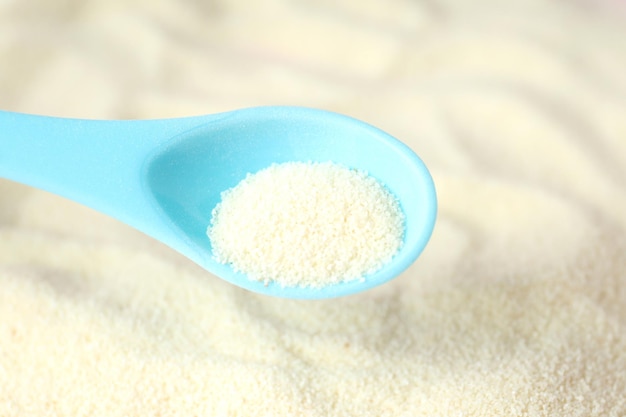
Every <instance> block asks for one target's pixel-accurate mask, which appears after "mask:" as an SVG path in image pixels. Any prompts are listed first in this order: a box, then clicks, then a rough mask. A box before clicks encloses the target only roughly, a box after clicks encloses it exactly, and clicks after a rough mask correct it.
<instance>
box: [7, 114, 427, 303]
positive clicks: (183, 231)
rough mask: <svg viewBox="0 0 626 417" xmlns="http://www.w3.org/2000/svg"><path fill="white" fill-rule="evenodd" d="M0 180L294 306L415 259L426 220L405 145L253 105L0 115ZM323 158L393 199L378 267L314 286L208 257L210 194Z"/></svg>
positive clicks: (319, 118) (357, 285) (423, 185)
mask: <svg viewBox="0 0 626 417" xmlns="http://www.w3.org/2000/svg"><path fill="white" fill-rule="evenodd" d="M0 126H1V129H0V132H3V133H0V176H3V177H6V178H9V179H13V180H15V181H19V182H23V183H26V184H29V185H32V186H35V187H38V188H42V189H46V190H48V191H51V192H54V193H57V194H59V195H62V196H65V197H67V198H70V199H72V200H75V201H77V202H79V203H82V204H85V205H87V206H90V207H92V208H94V209H96V210H99V211H101V212H103V213H105V214H108V215H110V216H112V217H115V218H117V219H119V220H121V221H123V222H125V223H127V224H129V225H131V226H133V227H135V228H137V229H139V230H140V231H142V232H144V233H146V234H148V235H149V236H152V237H153V238H155V239H157V240H160V241H162V242H164V243H165V244H167V245H169V246H170V247H172V248H173V249H175V250H177V251H178V252H180V253H182V254H183V255H185V256H187V257H188V258H190V259H191V260H193V261H194V262H196V263H198V264H199V265H200V266H202V267H204V268H205V269H206V270H208V271H209V272H211V273H213V274H215V275H217V276H219V277H220V278H222V279H225V280H227V281H229V282H231V283H233V284H235V285H238V286H240V287H243V288H246V289H248V290H251V291H255V292H258V293H262V294H267V295H273V296H279V297H287V298H301V299H302V298H303V299H319V298H330V297H338V296H343V295H348V294H353V293H357V292H360V291H364V290H367V289H369V288H372V287H374V286H377V285H380V284H382V283H384V282H387V281H389V280H390V279H392V278H394V277H396V276H398V275H399V274H400V273H401V272H402V271H404V270H405V269H406V268H408V267H409V265H411V264H412V263H413V262H414V261H415V260H416V259H417V257H418V256H419V254H420V253H421V252H422V250H423V249H424V247H425V245H426V244H427V242H428V240H429V238H430V236H431V233H432V230H433V227H434V222H435V216H436V210H437V203H436V196H435V190H434V185H433V181H432V178H431V176H430V174H429V172H428V170H427V169H426V167H425V165H424V164H423V163H422V161H421V160H420V159H419V158H418V157H417V155H415V153H414V152H413V151H412V150H411V149H410V148H408V147H407V146H406V145H404V144H402V143H401V142H399V141H398V140H397V139H395V138H393V137H391V136H390V135H388V134H386V133H384V132H382V131H381V130H379V129H377V128H375V127H373V126H371V125H369V124H366V123H363V122H361V121H358V120H355V119H353V118H350V117H347V116H343V115H339V114H336V113H332V112H327V111H322V110H315V109H309V108H301V107H258V108H250V109H243V110H237V111H232V112H227V113H221V114H215V115H208V116H197V117H188V118H179V119H159V120H136V121H102V120H100V121H97V120H78V119H62V118H51V117H45V116H33V115H24V114H19V113H10V112H0ZM288 161H303V162H308V161H311V162H326V161H332V162H334V163H338V164H341V165H344V166H347V167H350V168H356V169H360V170H364V171H366V172H368V173H369V174H370V175H371V176H373V177H374V178H376V179H378V180H379V181H381V182H382V183H383V184H384V185H385V186H386V187H387V188H388V189H389V190H390V191H391V192H392V193H393V194H394V195H395V196H396V197H397V198H398V200H399V202H400V206H401V208H402V211H403V212H404V214H405V226H406V231H405V236H404V244H403V246H402V248H401V249H400V251H399V253H398V254H397V255H396V256H395V257H394V258H393V259H392V260H391V262H390V263H388V264H387V265H385V266H384V267H383V268H382V269H380V270H379V271H377V272H375V273H373V274H371V275H369V276H366V277H365V280H364V281H360V280H355V281H349V282H345V283H340V284H335V285H329V286H326V287H323V288H309V287H282V286H280V285H278V284H273V283H270V284H269V285H265V284H263V283H262V282H257V281H253V280H250V279H249V278H248V277H247V276H246V275H245V274H242V273H237V272H235V271H234V270H233V269H232V268H231V267H230V266H229V265H223V264H220V263H218V262H216V261H215V259H214V257H213V251H212V247H211V242H210V240H209V239H208V237H207V236H206V229H207V226H208V225H209V223H210V221H211V215H212V210H213V208H214V207H215V206H216V205H217V204H218V203H219V201H220V200H221V193H222V192H223V191H225V190H227V189H229V188H232V187H233V186H235V185H237V184H238V183H239V182H240V181H241V180H242V179H243V178H245V176H246V174H248V173H254V172H257V171H259V170H261V169H263V168H266V167H268V166H269V165H271V164H273V163H282V162H288Z"/></svg>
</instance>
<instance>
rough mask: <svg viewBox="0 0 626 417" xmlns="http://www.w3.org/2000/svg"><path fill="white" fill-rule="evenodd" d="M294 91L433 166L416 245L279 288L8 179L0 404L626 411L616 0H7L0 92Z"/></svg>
mask: <svg viewBox="0 0 626 417" xmlns="http://www.w3.org/2000/svg"><path fill="white" fill-rule="evenodd" d="M278 104H280V105H283V104H284V105H305V106H310V107H319V108H324V109H328V110H334V111H338V112H342V113H346V114H349V115H351V116H354V117H357V118H360V119H363V120H365V121H367V122H369V123H372V124H374V125H376V126H378V127H380V128H382V129H384V130H386V131H388V132H389V133H391V134H393V135H394V136H396V137H398V138H399V139H400V140H402V141H404V142H406V143H407V144H409V145H410V146H411V147H412V148H413V149H414V150H415V151H416V152H417V153H418V154H419V155H420V156H421V157H422V158H423V159H424V161H425V162H426V164H427V165H428V166H429V167H430V168H431V170H432V173H433V176H434V179H435V182H436V185H437V189H438V193H439V199H440V216H439V219H438V223H437V227H436V230H435V234H434V235H433V238H432V241H431V243H430V245H429V246H428V248H427V249H426V251H425V252H424V254H423V255H422V257H421V258H420V259H419V260H418V261H417V262H416V263H415V264H414V265H413V266H412V267H411V268H410V269H409V270H408V271H407V272H406V273H405V274H403V275H402V276H401V277H399V278H398V279H396V280H394V281H393V282H392V283H390V284H388V285H385V286H382V287H380V288H377V289H375V290H373V291H370V292H368V293H365V294H361V295H357V296H353V297H347V298H342V299H337V300H328V301H319V302H302V301H290V300H278V299H271V298H267V297H262V296H258V295H255V294H250V293H247V292H245V291H243V290H239V289H237V288H234V287H232V286H230V285H228V284H226V283H223V282H222V281H221V280H219V279H217V278H216V277H213V276H211V275H209V274H207V273H205V272H204V271H202V270H200V269H199V268H198V267H196V266H195V265H192V264H190V263H189V262H188V261H186V260H185V259H183V258H182V257H180V256H178V255H177V254H175V253H172V252H171V251H169V250H168V249H167V248H164V247H162V246H161V245H160V244H158V243H155V242H153V241H151V240H150V239H148V238H146V237H145V236H143V235H141V234H140V233H138V232H136V231H134V230H131V229H129V228H127V227H126V226H124V225H122V224H119V223H118V222H116V221H115V220H112V219H109V218H107V217H105V216H103V215H100V214H98V213H96V212H93V211H91V210H89V209H87V208H84V207H82V206H79V205H76V204H74V203H72V202H69V201H66V200H63V199H61V198H59V197H56V196H53V195H50V194H48V193H45V192H42V191H39V190H34V189H31V188H28V187H25V186H22V185H19V184H15V183H12V182H9V181H6V180H0V415H2V416H28V415H37V416H40V415H68V416H69V415H71V416H79V415H90V416H96V415H107V416H115V415H163V416H167V415H209V416H221V415H242V416H254V415H259V416H281V415H290V416H299V415H305V416H370V415H371V416H385V415H389V416H422V415H423V416H453V415H454V416H461V415H462V416H489V415H494V416H500V415H510V416H557V415H563V416H623V415H626V395H625V394H624V393H625V392H626V336H624V335H625V334H626V332H625V330H626V289H625V287H626V255H625V253H626V233H625V231H626V117H624V114H626V7H625V6H624V3H623V2H619V1H610V0H605V1H598V2H593V1H590V0H577V1H564V0H562V1H556V0H541V1H539V0H537V1H535V0H533V1H525V2H513V1H508V2H507V1H491V0H480V1H472V2H465V1H462V0H445V1H443V0H441V1H439V0H437V1H436V0H431V1H428V0H422V1H417V0H385V1H382V0H362V1H356V0H341V1H334V2H331V1H327V0H322V1H308V0H291V1H290V0H254V1H248V2H244V1H226V0H221V1H199V0H195V1H192V0H186V1H185V0H181V1H173V0H161V1H142V0H131V1H119V0H118V1H104V0H91V1H70V0H67V1H57V2H47V1H43V0H38V1H37V0H26V1H7V0H4V1H0V109H3V110H13V111H22V112H28V113H40V114H48V115H55V116H67V117H84V118H106V119H109V118H157V117H175V116H185V115H195V114H205V113H213V112H219V111H227V110H232V109H236V108H240V107H248V106H255V105H278ZM1 131H2V126H0V132H1ZM1 135H2V133H0V137H1ZM86 140H88V138H86ZM0 143H1V140H0ZM1 151H2V150H1V145H0V152H1Z"/></svg>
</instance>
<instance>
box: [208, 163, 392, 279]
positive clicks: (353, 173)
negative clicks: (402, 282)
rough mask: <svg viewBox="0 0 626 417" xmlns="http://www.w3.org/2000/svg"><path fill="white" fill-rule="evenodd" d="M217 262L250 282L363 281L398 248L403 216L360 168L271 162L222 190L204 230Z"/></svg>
mask: <svg viewBox="0 0 626 417" xmlns="http://www.w3.org/2000/svg"><path fill="white" fill-rule="evenodd" d="M207 235H208V236H209V238H210V239H211V243H212V245H213V251H214V253H215V256H216V258H217V259H218V261H219V262H221V263H229V264H232V266H233V268H234V269H235V270H237V271H241V272H244V273H246V274H247V275H248V276H249V277H250V278H251V279H254V280H258V281H263V282H265V283H269V282H272V281H273V282H277V283H278V284H280V285H282V286H311V287H322V286H325V285H330V284H336V283H339V282H342V281H349V280H355V279H364V278H363V277H364V276H366V275H367V274H370V273H372V272H374V271H376V270H378V269H379V268H381V267H382V266H383V265H384V264H385V263H387V262H389V261H390V260H391V258H392V257H393V256H394V255H395V254H396V253H397V252H398V249H399V248H400V247H401V245H402V240H403V236H404V216H403V214H402V211H401V209H400V206H399V204H398V202H397V200H396V198H395V197H394V196H393V195H392V194H391V193H390V192H389V191H387V190H386V189H385V187H384V186H383V185H382V184H380V183H379V182H378V181H377V180H376V179H374V178H373V177H371V176H368V175H367V174H366V173H365V172H363V171H358V170H354V169H348V168H346V167H343V166H340V165H337V164H334V163H331V162H323V163H312V162H309V163H306V162H288V163H284V164H274V165H272V166H270V167H269V168H266V169H264V170H261V171H259V172H257V173H256V174H248V176H247V177H246V178H245V179H244V180H243V181H242V182H240V183H239V184H238V185H237V186H236V187H234V188H232V189H230V190H227V191H226V192H224V193H222V201H221V203H219V204H218V205H217V206H216V207H215V209H214V210H213V218H212V221H211V225H210V226H209V228H208V229H207Z"/></svg>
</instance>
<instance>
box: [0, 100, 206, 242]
mask: <svg viewBox="0 0 626 417" xmlns="http://www.w3.org/2000/svg"><path fill="white" fill-rule="evenodd" d="M205 119H206V118H205V117H196V118H181V119H156V120H127V121H106V120H83V119H67V118H56V117H47V116H38V115H30V114H23V113H14V112H6V111H0V177H4V178H7V179H10V180H13V181H17V182H21V183H23V184H27V185H30V186H33V187H36V188H41V189H44V190H47V191H50V192H52V193H55V194H58V195H61V196H63V197H66V198H69V199H71V200H74V201H76V202H79V203H81V204H84V205H86V206H89V207H91V208H94V209H96V210H98V211H101V212H103V213H106V214H108V215H111V216H112V217H115V218H118V219H119V220H121V221H123V222H126V223H129V224H132V225H134V226H135V227H137V228H138V229H140V230H142V229H146V227H149V224H150V219H148V218H147V217H150V215H151V212H153V211H154V209H152V208H151V207H149V206H150V200H149V199H148V198H146V192H145V188H144V184H143V181H144V179H143V176H142V175H141V174H142V169H143V167H144V164H145V162H146V160H147V159H148V158H149V157H150V155H151V154H152V153H153V152H154V150H155V149H157V148H159V147H160V146H161V145H162V144H164V143H165V142H167V141H168V140H169V139H171V137H172V136H175V135H176V134H178V133H181V132H183V131H185V130H188V129H191V128H193V127H194V126H196V125H198V124H199V123H201V122H202V121H203V120H205ZM142 225H144V226H146V227H142Z"/></svg>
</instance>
